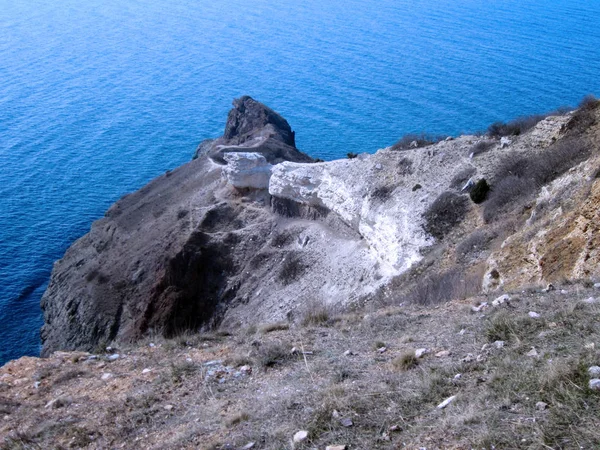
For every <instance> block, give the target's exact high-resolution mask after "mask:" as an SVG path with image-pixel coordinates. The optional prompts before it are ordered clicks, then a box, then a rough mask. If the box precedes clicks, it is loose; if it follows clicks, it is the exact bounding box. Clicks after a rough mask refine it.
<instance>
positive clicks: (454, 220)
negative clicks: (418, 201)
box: [423, 191, 469, 239]
mask: <svg viewBox="0 0 600 450" xmlns="http://www.w3.org/2000/svg"><path fill="white" fill-rule="evenodd" d="M468 205H469V201H468V200H467V198H466V197H465V196H463V195H458V194H456V193H454V192H448V191H447V192H442V193H441V194H440V196H439V197H438V198H437V199H436V200H435V201H434V202H433V203H432V204H431V206H429V208H428V209H427V211H425V213H424V214H423V218H424V219H425V225H424V226H423V228H424V229H425V231H427V232H428V233H429V234H431V235H432V236H433V237H435V238H436V239H443V238H444V236H446V235H447V234H448V233H449V232H450V231H451V230H452V229H453V228H454V227H455V226H456V225H458V224H459V223H460V222H461V221H462V220H463V219H464V217H465V216H466V214H467V211H468Z"/></svg>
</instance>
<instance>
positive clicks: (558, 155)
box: [483, 137, 590, 222]
mask: <svg viewBox="0 0 600 450" xmlns="http://www.w3.org/2000/svg"><path fill="white" fill-rule="evenodd" d="M589 155H590V147H589V144H588V143H587V142H586V141H585V140H584V139H583V138H581V137H573V138H566V139H563V140H561V141H558V142H556V143H555V144H553V145H552V146H550V147H549V148H547V149H545V150H544V151H541V152H539V153H537V154H534V155H532V156H529V157H526V156H518V155H515V154H510V155H508V156H507V157H506V158H505V159H504V160H503V161H502V162H501V164H500V165H499V167H498V168H497V170H496V174H495V176H494V181H493V183H492V187H491V191H490V194H489V196H488V200H487V201H486V202H485V203H484V210H483V217H484V219H485V221H486V222H491V221H493V220H494V219H496V218H497V217H498V216H499V215H500V214H501V213H502V212H504V211H506V208H505V207H506V206H507V205H514V204H518V203H519V201H520V200H523V199H526V198H531V197H532V196H533V195H534V194H535V193H537V191H538V189H539V187H540V186H542V185H544V184H547V183H549V182H550V181H552V180H554V179H556V178H557V177H558V176H560V175H562V174H563V173H565V172H566V171H567V170H568V169H570V168H571V167H573V166H574V165H576V164H578V163H580V162H582V161H583V160H585V158H587V157H588V156H589Z"/></svg>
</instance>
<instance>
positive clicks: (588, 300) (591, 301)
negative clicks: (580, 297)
mask: <svg viewBox="0 0 600 450" xmlns="http://www.w3.org/2000/svg"><path fill="white" fill-rule="evenodd" d="M597 302H598V300H597V299H596V298H594V297H590V298H586V299H585V300H584V301H583V303H587V304H588V305H592V304H594V303H597Z"/></svg>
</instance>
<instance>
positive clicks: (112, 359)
mask: <svg viewBox="0 0 600 450" xmlns="http://www.w3.org/2000/svg"><path fill="white" fill-rule="evenodd" d="M120 357H121V356H120V355H119V354H118V353H115V354H114V355H110V356H109V357H108V358H106V359H108V360H109V361H116V360H117V359H119V358H120Z"/></svg>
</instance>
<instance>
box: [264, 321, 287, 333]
mask: <svg viewBox="0 0 600 450" xmlns="http://www.w3.org/2000/svg"><path fill="white" fill-rule="evenodd" d="M289 329H290V325H289V324H287V323H284V322H276V323H268V324H266V325H263V326H262V327H260V332H261V333H262V334H267V333H272V332H273V331H285V330H289Z"/></svg>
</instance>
